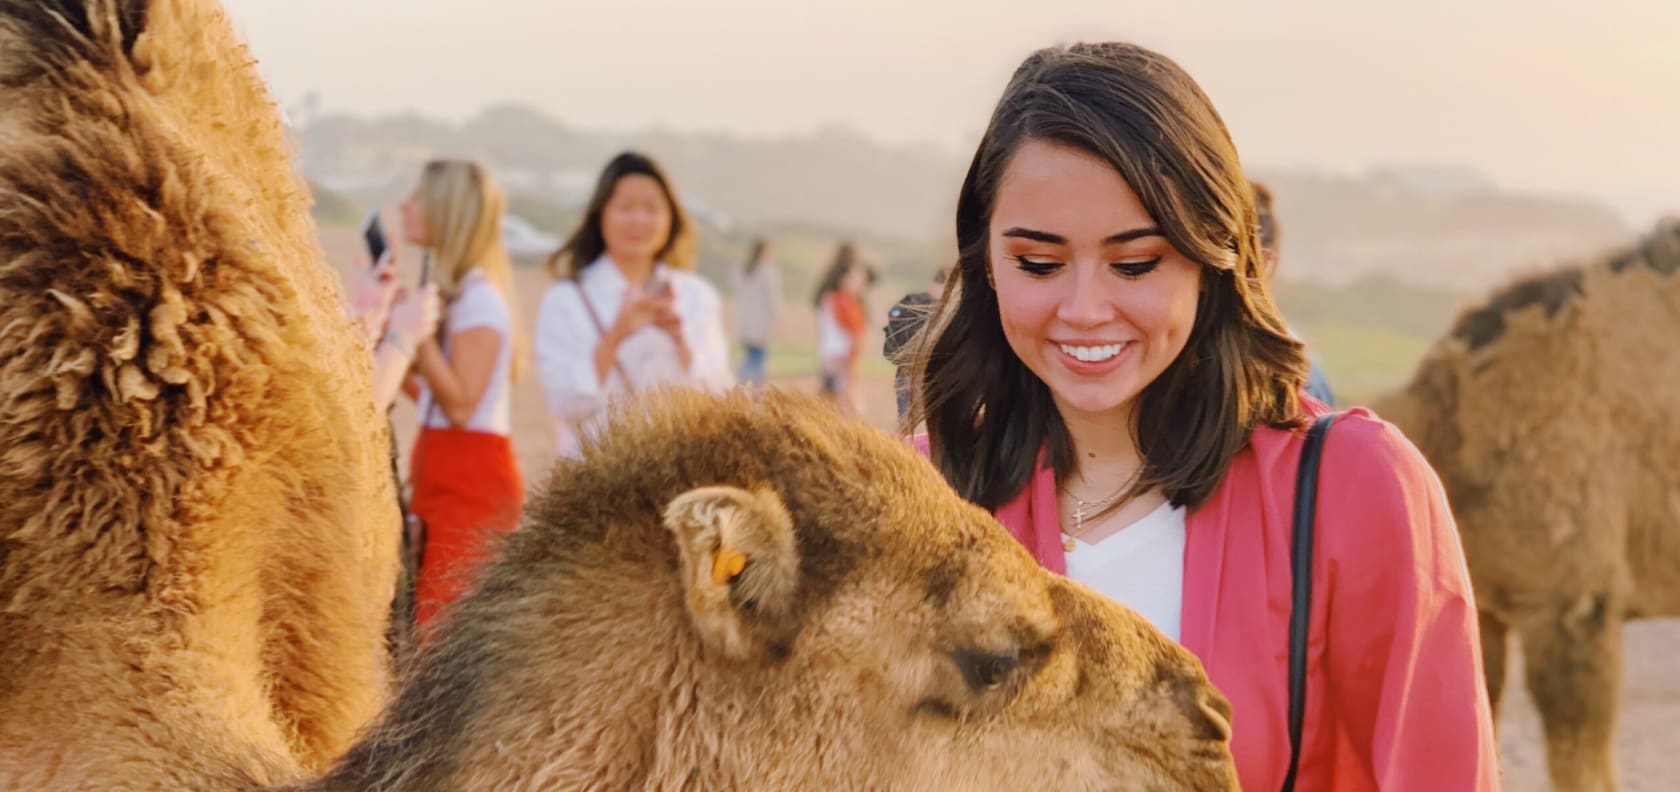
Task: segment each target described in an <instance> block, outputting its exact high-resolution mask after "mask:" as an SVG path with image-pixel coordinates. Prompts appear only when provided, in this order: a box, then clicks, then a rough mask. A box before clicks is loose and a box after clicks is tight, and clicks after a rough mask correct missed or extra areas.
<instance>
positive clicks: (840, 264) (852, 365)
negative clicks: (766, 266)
mask: <svg viewBox="0 0 1680 792" xmlns="http://www.w3.org/2000/svg"><path fill="white" fill-rule="evenodd" d="M873 279H874V278H873V274H872V273H871V272H870V271H869V269H868V268H867V267H866V266H865V265H864V264H863V262H862V261H861V260H859V258H858V253H857V247H856V246H855V245H853V244H852V243H850V242H842V243H841V244H840V249H839V250H838V251H837V252H836V253H835V255H834V263H833V264H830V265H829V267H828V271H827V272H825V273H824V274H823V278H822V281H820V282H819V283H818V284H817V292H816V295H815V296H814V297H813V298H812V300H811V303H812V305H813V306H815V307H816V309H817V362H818V369H819V371H820V373H821V375H822V385H821V388H822V394H823V396H825V397H827V398H828V399H829V400H830V401H832V402H834V404H835V406H836V407H838V408H840V410H841V411H843V412H847V413H855V412H857V407H858V405H857V398H856V393H855V391H854V388H855V387H856V384H857V364H858V360H859V359H860V357H861V353H862V351H863V336H864V334H865V333H867V332H868V330H869V319H868V309H867V308H866V306H865V304H864V299H863V298H864V292H865V291H866V290H867V289H868V288H869V283H870V281H872V280H873Z"/></svg>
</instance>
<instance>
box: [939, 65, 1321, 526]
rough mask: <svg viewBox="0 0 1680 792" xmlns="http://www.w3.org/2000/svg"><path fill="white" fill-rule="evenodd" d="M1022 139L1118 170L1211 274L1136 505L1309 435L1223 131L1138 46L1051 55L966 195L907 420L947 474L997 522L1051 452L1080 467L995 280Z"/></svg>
mask: <svg viewBox="0 0 1680 792" xmlns="http://www.w3.org/2000/svg"><path fill="white" fill-rule="evenodd" d="M1028 140H1037V141H1043V142H1047V143H1054V144H1057V145H1062V146H1069V147H1072V148H1076V149H1079V150H1081V151H1085V152H1089V153H1091V154H1093V155H1095V156H1097V157H1100V158H1102V159H1103V160H1105V161H1107V162H1108V163H1109V164H1111V165H1113V166H1114V169H1115V170H1116V171H1118V172H1119V174H1120V175H1121V176H1122V177H1123V178H1124V179H1125V180H1126V183H1127V184H1128V185H1130V186H1131V188H1132V189H1133V191H1135V192H1136V193H1137V195H1138V197H1139V199H1141V200H1142V202H1143V205H1144V207H1145V208H1146V209H1148V211H1149V215H1150V217H1151V218H1153V219H1154V220H1155V222H1156V224H1157V225H1158V226H1160V228H1161V230H1162V232H1163V233H1164V234H1165V235H1166V237H1167V240H1168V241H1169V242H1171V243H1172V245H1173V247H1174V248H1176V249H1177V250H1178V251H1179V252H1181V253H1183V254H1184V255H1185V256H1187V257H1189V258H1190V259H1191V260H1192V261H1195V262H1197V263H1199V264H1201V265H1202V267H1203V273H1202V293H1201V296H1200V297H1199V299H1198V303H1197V307H1196V321H1195V324H1194V326H1193V327H1192V330H1191V332H1190V337H1189V339H1188V341H1187V342H1186V344H1185V348H1184V351H1183V352H1182V353H1181V354H1180V355H1179V356H1178V358H1177V359H1176V360H1174V361H1173V362H1172V363H1171V364H1170V365H1168V367H1167V369H1166V370H1165V371H1164V372H1162V373H1161V376H1160V377H1158V378H1157V379H1156V380H1155V381H1154V382H1152V383H1150V384H1149V385H1148V386H1146V387H1145V388H1144V389H1143V391H1142V393H1140V394H1139V395H1138V403H1137V409H1136V410H1135V413H1134V414H1135V415H1136V416H1137V424H1136V426H1134V427H1132V428H1131V431H1132V433H1133V439H1134V441H1135V442H1136V445H1137V448H1138V450H1139V452H1140V453H1141V454H1142V457H1143V470H1142V471H1141V473H1140V476H1139V477H1138V478H1137V480H1136V481H1135V482H1134V483H1133V485H1132V489H1131V491H1130V493H1129V496H1135V495H1137V494H1140V493H1143V492H1146V491H1148V490H1151V489H1155V488H1160V489H1161V491H1162V492H1163V493H1164V494H1165V495H1166V497H1167V498H1168V500H1170V501H1171V502H1172V503H1174V504H1176V505H1181V506H1190V507H1194V506H1197V505H1199V504H1201V503H1202V502H1203V501H1204V500H1206V499H1207V497H1208V496H1209V495H1210V494H1211V493H1212V492H1213V490H1214V488H1215V487H1216V486H1218V484H1219V482H1220V480H1221V479H1222V478H1223V477H1224V475H1225V470H1226V468H1227V467H1228V466H1229V465H1230V462H1231V458H1232V457H1233V456H1235V455H1236V453H1237V452H1238V451H1239V450H1241V449H1242V447H1243V445H1244V444H1245V443H1247V441H1248V436H1249V433H1250V432H1251V431H1252V430H1253V429H1254V427H1255V426H1257V425H1259V424H1266V425H1270V426H1276V427H1280V428H1299V427H1300V426H1301V422H1302V419H1301V418H1300V416H1299V415H1298V411H1299V398H1298V395H1297V394H1298V393H1299V391H1300V389H1301V386H1302V384H1303V383H1304V382H1305V381H1306V375H1307V362H1306V357H1305V353H1304V352H1303V350H1302V347H1301V345H1300V343H1299V342H1297V341H1295V340H1294V339H1293V338H1291V336H1290V335H1289V332H1288V330H1287V329H1286V328H1285V326H1284V323H1283V320H1282V318H1281V317H1280V316H1279V315H1278V312H1277V309H1276V308H1275V307H1274V305H1273V303H1272V300H1271V297H1270V295H1269V294H1268V293H1267V291H1266V288H1265V285H1264V284H1263V283H1262V282H1261V280H1260V267H1261V254H1260V240H1259V235H1258V231H1257V218H1256V216H1255V209H1254V197H1253V193H1252V191H1251V190H1250V188H1249V183H1248V180H1247V179H1246V178H1245V177H1244V176H1243V171H1242V166H1241V164H1240V162H1239V161H1238V159H1237V152H1236V148H1235V146H1233V145H1232V143H1231V138H1230V135H1229V133H1228V132H1227V131H1226V129H1225V124H1224V122H1223V121H1222V120H1220V118H1219V115H1218V113H1216V112H1215V111H1214V109H1213V105H1212V103H1211V102H1209V101H1208V98H1207V97H1206V96H1205V95H1204V94H1203V93H1202V91H1201V89H1200V88H1199V87H1197V85H1196V83H1195V81H1193V80H1191V79H1190V76H1189V75H1188V74H1185V73H1184V71H1183V70H1182V69H1180V68H1179V67H1178V65H1177V64H1175V63H1173V62H1172V61H1171V60H1168V59H1167V58H1165V57H1163V56H1161V55H1158V54H1156V53H1154V52H1151V51H1149V50H1146V49H1143V48H1141V47H1137V46H1133V45H1130V44H1117V43H1111V44H1076V45H1073V46H1071V47H1066V48H1051V49H1044V50H1040V51H1038V52H1036V53H1034V54H1033V55H1032V56H1031V57H1028V58H1027V60H1026V62H1024V63H1022V64H1021V67H1020V68H1019V69H1017V70H1016V72H1015V75H1014V77H1013V78H1011V79H1010V81H1009V86H1008V87H1007V88H1006V89H1005V90H1004V94H1003V98H1002V99H1000V100H999V101H998V105H997V109H996V110H995V111H994V112H993V115H992V120H991V124H990V125H989V126H988V127H987V130H986V134H985V136H984V137H983V138H982V139H981V141H980V146H979V150H978V151H976V152H975V155H974V161H973V163H972V164H971V165H970V166H969V170H968V176H967V178H966V179H965V180H964V181H963V185H962V192H961V193H960V194H959V196H958V200H957V248H958V251H959V261H958V265H957V270H956V272H955V273H954V276H953V279H952V280H953V283H952V284H951V286H950V287H948V288H947V291H946V294H945V298H944V300H943V301H942V304H941V306H940V309H939V311H938V314H937V315H936V317H935V319H934V322H935V330H934V332H932V333H929V334H927V336H926V338H925V340H924V342H923V344H922V348H921V349H920V351H919V354H917V355H915V357H916V358H918V360H917V361H916V363H917V366H916V367H917V372H916V375H915V381H916V383H917V387H916V392H918V393H919V397H918V400H917V405H916V407H915V409H914V410H913V411H912V414H911V417H910V419H909V425H911V426H914V425H915V424H916V423H917V422H918V421H921V420H925V421H926V423H927V432H928V439H929V443H930V446H931V452H932V457H933V460H934V461H935V463H936V464H937V465H938V466H939V468H940V470H941V471H942V472H943V473H944V474H945V478H946V479H947V480H949V481H950V482H951V484H952V485H953V486H954V487H956V489H957V490H958V491H959V492H960V493H962V495H963V496H964V497H966V498H968V499H969V500H970V501H973V502H974V503H976V504H979V505H980V506H983V507H985V508H988V509H996V508H997V507H998V506H999V505H1001V504H1003V503H1006V502H1008V501H1009V500H1011V499H1013V498H1014V497H1015V496H1016V495H1018V494H1019V493H1020V491H1021V489H1022V488H1023V487H1025V486H1026V484H1027V482H1028V481H1029V480H1030V478H1031V476H1032V474H1033V471H1034V469H1035V467H1036V463H1037V457H1038V454H1039V451H1040V450H1041V449H1042V450H1044V451H1045V453H1046V454H1047V455H1048V462H1049V464H1051V465H1052V466H1053V467H1054V468H1055V470H1056V473H1057V475H1058V477H1065V476H1067V475H1068V474H1069V473H1070V472H1072V471H1073V469H1074V468H1075V466H1076V464H1077V460H1075V458H1074V449H1073V443H1072V440H1071V438H1070V437H1069V436H1068V431H1067V427H1066V425H1065V424H1063V422H1062V419H1061V416H1060V414H1059V413H1058V412H1057V409H1056V406H1055V403H1054V402H1053V401H1052V399H1051V394H1050V390H1049V388H1048V387H1047V386H1046V385H1045V384H1044V382H1043V381H1042V380H1040V379H1039V378H1038V377H1037V376H1035V375H1034V374H1033V373H1032V371H1030V370H1029V369H1028V368H1027V367H1026V365H1025V364H1023V363H1022V362H1021V360H1020V359H1019V358H1017V357H1016V356H1015V354H1014V352H1012V351H1011V350H1010V347H1009V344H1008V342H1007V341H1006V339H1005V338H1004V333H1003V326H1002V324H1001V322H1000V320H999V316H998V301H997V293H996V292H994V291H993V290H992V287H991V286H990V285H989V279H988V271H989V267H990V258H991V256H990V251H989V250H988V245H987V238H988V233H989V226H990V224H991V216H992V207H993V205H994V203H995V201H996V198H997V189H998V183H999V180H1000V178H1001V177H1002V175H1003V172H1004V168H1005V167H1006V166H1007V165H1008V163H1009V160H1010V157H1011V156H1012V155H1013V154H1014V152H1015V151H1016V150H1017V149H1018V148H1019V147H1020V146H1021V144H1022V143H1023V142H1026V141H1028ZM1129 499H1130V497H1127V498H1123V499H1122V500H1121V501H1120V502H1121V503H1123V502H1125V500H1129Z"/></svg>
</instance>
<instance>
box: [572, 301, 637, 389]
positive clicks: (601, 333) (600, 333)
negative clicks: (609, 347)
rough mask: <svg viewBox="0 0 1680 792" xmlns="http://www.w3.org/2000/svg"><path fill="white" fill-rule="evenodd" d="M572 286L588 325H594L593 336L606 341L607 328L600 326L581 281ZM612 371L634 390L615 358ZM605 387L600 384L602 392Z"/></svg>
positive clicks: (626, 373) (593, 305)
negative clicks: (581, 305)
mask: <svg viewBox="0 0 1680 792" xmlns="http://www.w3.org/2000/svg"><path fill="white" fill-rule="evenodd" d="M572 285H573V286H575V287H576V288H577V293H578V299H579V300H582V301H583V310H584V312H585V313H587V314H589V323H590V324H593V325H595V335H596V336H597V337H599V338H601V339H603V340H604V339H606V337H607V326H606V325H604V324H601V315H600V314H598V313H596V312H595V303H593V302H590V300H589V293H588V292H586V291H584V290H583V281H582V280H574V281H572ZM613 371H616V372H618V376H619V377H620V378H622V379H623V380H624V387H626V388H629V389H631V390H634V389H635V385H634V383H632V382H631V381H630V373H629V372H627V371H625V370H624V364H623V363H620V362H619V360H618V358H617V357H614V358H613ZM606 385H607V384H606V383H605V382H603V383H601V388H602V390H605V389H606Z"/></svg>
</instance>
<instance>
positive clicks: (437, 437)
mask: <svg viewBox="0 0 1680 792" xmlns="http://www.w3.org/2000/svg"><path fill="white" fill-rule="evenodd" d="M409 477H410V479H411V480H412V481H413V482H414V496H413V500H412V501H411V502H410V503H409V510H410V511H412V512H413V513H414V514H415V516H417V517H419V518H420V519H421V520H422V521H423V522H424V524H425V526H426V538H425V545H424V550H423V551H422V555H421V557H420V570H419V573H418V574H416V575H415V579H414V611H415V622H416V623H417V624H418V626H419V628H420V635H421V636H422V637H424V636H427V635H428V634H429V633H430V629H429V628H428V625H429V624H431V622H432V621H433V620H435V619H436V618H437V616H438V615H439V613H440V612H441V611H442V610H443V609H444V608H445V607H446V606H448V605H449V604H450V603H452V602H454V601H455V600H456V599H459V598H460V596H461V595H462V594H464V593H466V591H467V590H468V589H470V588H471V587H472V583H473V571H474V568H475V567H477V566H478V564H479V563H480V562H482V561H483V560H485V558H486V557H487V556H488V555H489V552H488V545H489V544H491V542H492V541H493V540H494V539H495V538H496V537H497V536H498V535H501V534H506V533H509V532H511V531H512V530H513V529H515V528H517V527H519V513H520V510H521V509H523V508H524V505H525V482H524V479H523V478H522V477H521V476H520V475H519V462H518V461H517V460H516V459H515V457H514V455H513V443H512V442H510V441H509V440H508V438H506V437H504V436H502V435H498V434H490V433H488V432H473V431H468V430H465V429H437V428H434V427H429V426H428V427H422V428H421V429H420V437H419V438H418V439H416V440H415V441H414V454H413V457H412V459H411V463H410V466H409Z"/></svg>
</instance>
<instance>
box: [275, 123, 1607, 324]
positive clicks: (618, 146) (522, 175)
mask: <svg viewBox="0 0 1680 792" xmlns="http://www.w3.org/2000/svg"><path fill="white" fill-rule="evenodd" d="M294 132H295V134H296V137H297V141H298V147H299V152H300V156H301V160H302V164H303V169H304V171H305V173H306V174H308V176H309V177H310V178H311V180H312V181H313V182H315V183H316V184H317V186H318V188H320V189H322V190H325V191H327V192H329V193H330V194H334V195H338V196H341V197H343V198H344V199H345V200H346V201H347V202H349V203H351V204H354V205H358V206H369V205H376V204H378V205H389V204H391V203H392V202H394V201H396V200H397V199H399V198H400V197H401V196H402V194H403V193H404V192H405V191H406V190H407V189H408V188H409V187H410V186H411V185H412V183H413V179H414V175H415V173H416V172H417V171H418V169H419V166H420V165H421V164H422V163H423V162H424V161H425V160H427V159H429V158H431V157H435V156H465V157H474V158H479V159H483V160H486V161H488V162H490V163H492V164H493V165H494V166H495V167H496V168H497V172H498V174H499V175H500V177H501V179H502V181H503V182H504V184H505V185H506V186H507V188H508V191H509V193H510V194H511V195H512V196H513V203H514V212H515V213H516V214H520V215H521V216H524V217H525V218H526V219H528V220H530V221H532V222H533V223H534V224H535V225H537V226H538V227H540V228H543V229H545V230H549V231H551V232H553V233H556V234H560V235H562V236H563V235H564V234H565V233H566V232H567V231H569V230H570V229H571V225H572V223H573V222H574V221H575V215H576V212H577V210H578V207H579V206H580V205H581V204H582V203H583V202H584V201H585V200H587V197H588V194H589V192H590V190H591V189H592V188H593V186H594V182H595V178H596V176H597V174H598V173H599V170H600V168H601V166H602V165H603V164H604V163H605V162H606V161H607V160H608V159H609V158H611V157H612V155H613V154H615V153H617V152H619V151H622V150H625V149H637V150H641V151H645V152H647V153H649V154H651V155H653V156H654V157H655V158H657V159H659V160H660V161H661V162H662V163H663V164H664V165H665V166H666V167H667V169H668V170H669V171H670V173H671V175H672V177H673V179H675V181H676V183H677V186H678V189H679V191H680V193H681V194H682V196H683V198H684V200H685V203H686V204H687V205H688V207H689V209H690V211H691V212H692V214H693V215H694V218H695V220H696V221H697V222H698V223H699V225H700V226H701V227H702V228H703V229H704V230H706V231H708V232H710V233H711V235H712V236H714V237H717V238H716V239H712V240H709V241H708V240H703V241H705V242H707V247H706V248H705V249H704V250H703V258H704V259H705V260H706V261H707V262H708V264H709V265H710V264H713V263H714V262H715V260H716V259H718V258H730V257H731V256H733V255H734V250H733V248H734V246H736V245H738V244H740V243H739V240H738V239H735V238H734V237H736V236H741V237H744V236H746V235H748V234H752V233H763V234H766V235H771V236H777V235H782V234H785V235H786V236H787V237H788V242H787V244H788V245H789V250H787V251H784V252H786V253H789V254H791V255H790V258H792V259H795V260H796V264H797V266H798V267H803V266H804V261H803V259H804V258H805V256H804V254H803V252H802V251H803V248H804V247H805V246H806V244H807V243H806V241H805V240H806V239H807V238H809V239H810V240H811V242H812V244H814V243H815V242H816V240H818V239H823V240H827V241H825V242H823V243H822V245H819V247H821V246H827V245H829V244H832V242H833V240H837V239H839V238H842V237H846V238H853V239H856V240H858V241H860V242H863V241H865V240H868V241H870V242H872V243H873V246H874V247H877V248H880V249H882V250H885V249H903V250H904V251H905V254H906V255H909V254H910V251H914V256H913V257H912V258H911V259H906V260H904V261H902V262H901V261H900V260H899V258H898V254H897V253H893V254H888V255H886V256H885V258H886V261H885V262H883V263H884V264H885V265H886V267H887V269H888V270H889V271H894V270H896V268H897V266H898V265H899V264H900V263H902V264H903V265H904V266H909V267H912V268H913V269H914V268H926V267H931V266H932V265H933V264H932V262H931V261H930V260H928V259H923V258H920V257H930V258H933V259H936V258H939V257H940V256H941V254H940V253H939V251H940V250H941V247H940V246H941V245H949V241H948V240H949V239H950V235H951V229H950V226H951V215H952V212H953V210H954V207H955V195H956V191H957V187H958V186H959V185H960V184H961V180H962V176H963V172H964V169H965V167H966V159H965V158H964V157H962V156H958V155H955V154H953V153H952V152H949V151H946V150H943V149H940V148H937V147H931V146H923V147H895V146H885V145H880V144H877V143H875V142H873V141H871V140H869V139H868V138H866V137H864V136H862V135H860V134H858V133H856V132H853V131H851V130H850V129H848V128H846V127H841V126H830V127H826V128H824V129H821V130H818V131H816V132H814V133H811V134H807V135H803V136H794V137H785V138H744V137H736V136H730V135H723V134H710V133H697V134H683V133H677V132H672V131H670V130H663V129H653V130H646V131H637V132H624V133H619V132H606V131H591V130H584V129H579V128H576V127H572V126H569V125H567V124H566V123H564V122H562V121H560V120H557V119H554V118H551V117H549V116H546V115H544V114H542V113H540V112H538V111H535V110H531V109H529V108H526V107H522V106H518V105H502V106H498V107H493V108H491V109H488V110H486V111H484V112H483V113H481V114H479V115H478V116H476V117H473V118H471V119H468V120H467V121H465V122H462V123H458V124H452V123H446V122H442V121H437V120H433V119H428V118H425V117H422V116H418V115H400V116H388V117H382V118H375V119H360V118H353V117H349V116H343V115H324V116H319V117H314V118H312V119H311V120H308V121H307V122H306V123H304V124H303V125H301V126H300V127H298V128H297V129H295V130H294ZM1256 175H1257V178H1259V179H1260V180H1262V181H1264V182H1266V183H1267V184H1268V185H1269V186H1270V187H1271V188H1272V190H1273V192H1274V194H1275V195H1276V199H1277V211H1278V214H1279V217H1280V219H1281V221H1282V225H1283V249H1284V257H1285V260H1286V268H1287V270H1288V272H1289V273H1290V275H1291V276H1292V277H1294V278H1296V279H1299V280H1306V281H1313V282H1319V283H1334V284H1348V283H1353V282H1356V281H1359V280H1362V279H1367V278H1387V279H1390V280H1392V281H1394V282H1396V283H1402V284H1415V285H1421V286H1425V287H1429V288H1439V289H1449V290H1455V291H1480V290H1483V289H1486V288H1489V287H1491V286H1493V285H1496V284H1498V283H1501V282H1503V281H1505V280H1507V279H1508V278H1509V277H1510V276H1511V274H1512V273H1515V272H1520V271H1524V270H1529V269H1534V268H1537V267H1544V266H1550V265H1551V264H1553V263H1555V262H1557V261H1559V260H1562V259H1568V258H1572V257H1575V256H1579V255H1584V254H1587V253H1590V252H1593V251H1596V250H1599V249H1602V248H1603V247H1605V246H1607V245H1611V244H1615V243H1617V242H1620V241H1622V240H1624V239H1627V238H1628V237H1630V236H1631V232H1630V230H1629V229H1628V228H1627V227H1626V224H1625V223H1624V221H1623V220H1622V218H1621V217H1620V216H1618V215H1617V214H1616V213H1615V212H1614V211H1613V210H1611V209H1610V208H1609V207H1607V206H1605V205H1602V204H1598V203H1594V202H1592V201H1588V200H1584V199H1580V198H1575V197H1570V196H1544V195H1527V194H1517V193H1512V192H1508V191H1504V190H1502V189H1500V188H1499V187H1498V185H1495V184H1492V183H1490V182H1488V181H1487V180H1485V179H1484V178H1482V177H1481V176H1480V175H1479V174H1477V173H1475V172H1474V171H1470V170H1466V169H1463V168H1456V167H1453V166H1450V165H1445V166H1443V165H1434V164H1410V165H1395V166H1387V167H1381V168H1373V169H1371V170H1369V171H1367V172H1365V173H1362V174H1343V173H1327V172H1317V171H1311V170H1304V169H1258V170H1257V171H1256ZM332 214H333V216H335V217H336V216H341V215H343V214H344V213H343V212H341V211H336V212H333V213H332ZM351 214H352V216H354V214H355V213H351ZM323 222H326V220H325V218H323ZM714 243H715V244H714ZM920 277H921V275H920V273H919V272H917V273H916V274H915V275H914V276H913V278H914V279H919V278H920Z"/></svg>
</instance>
